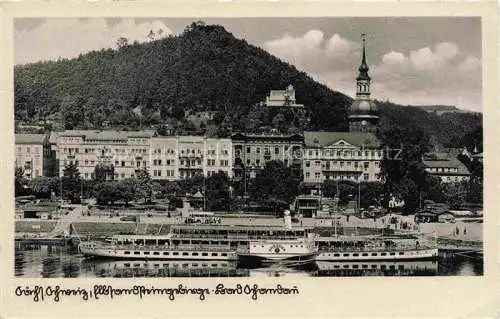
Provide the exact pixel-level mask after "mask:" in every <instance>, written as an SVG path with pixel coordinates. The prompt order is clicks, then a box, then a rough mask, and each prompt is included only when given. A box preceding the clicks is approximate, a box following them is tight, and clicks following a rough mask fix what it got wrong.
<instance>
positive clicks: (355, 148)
mask: <svg viewBox="0 0 500 319" xmlns="http://www.w3.org/2000/svg"><path fill="white" fill-rule="evenodd" d="M304 145H305V146H304V160H303V164H302V165H303V172H304V183H305V184H306V185H307V186H311V187H317V186H319V185H321V184H322V183H323V182H324V181H325V180H328V179H332V180H346V181H354V182H357V181H361V182H376V181H380V161H381V160H382V150H381V149H380V142H379V140H378V139H377V138H376V137H375V135H373V134H371V133H351V132H304Z"/></svg>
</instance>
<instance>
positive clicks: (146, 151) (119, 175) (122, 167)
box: [51, 130, 156, 180]
mask: <svg viewBox="0 0 500 319" xmlns="http://www.w3.org/2000/svg"><path fill="white" fill-rule="evenodd" d="M53 134H54V135H55V136H54V137H52V138H51V139H52V140H55V148H56V152H57V162H58V172H59V176H62V175H63V171H64V168H65V167H66V166H67V165H68V164H74V165H75V166H76V167H77V168H78V171H79V172H80V175H81V176H82V177H83V178H84V179H92V178H94V172H95V167H96V166H97V165H103V166H107V167H111V166H112V167H113V170H114V179H116V180H121V179H125V178H130V177H134V176H135V174H136V172H137V171H138V170H142V169H145V170H148V171H149V170H150V160H149V157H150V156H149V155H150V142H151V138H152V137H154V136H155V135H156V133H155V132H154V131H91V130H88V131H87V130H86V131H83V130H82V131H78V130H70V131H64V132H55V133H53Z"/></svg>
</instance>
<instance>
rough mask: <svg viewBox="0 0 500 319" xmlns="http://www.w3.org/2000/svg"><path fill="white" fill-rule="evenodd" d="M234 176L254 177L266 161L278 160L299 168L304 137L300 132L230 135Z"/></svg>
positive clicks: (237, 177)
mask: <svg viewBox="0 0 500 319" xmlns="http://www.w3.org/2000/svg"><path fill="white" fill-rule="evenodd" d="M231 140H232V143H233V152H234V176H235V178H236V179H239V178H242V177H244V175H243V174H244V172H246V176H247V177H249V178H254V177H255V176H256V175H257V173H258V172H259V171H260V170H261V169H263V168H264V166H265V165H266V163H268V162H270V161H273V160H278V161H282V162H283V163H284V164H285V165H286V166H290V167H292V168H293V167H297V168H298V169H300V163H301V161H302V159H301V156H302V149H303V142H304V137H303V136H302V135H300V134H291V135H283V134H243V133H237V134H234V135H233V136H231Z"/></svg>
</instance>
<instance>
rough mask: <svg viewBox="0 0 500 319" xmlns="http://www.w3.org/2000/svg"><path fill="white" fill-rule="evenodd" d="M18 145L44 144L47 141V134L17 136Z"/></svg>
mask: <svg viewBox="0 0 500 319" xmlns="http://www.w3.org/2000/svg"><path fill="white" fill-rule="evenodd" d="M15 141H16V142H15V143H16V144H44V143H45V142H46V141H47V135H46V134H16V136H15Z"/></svg>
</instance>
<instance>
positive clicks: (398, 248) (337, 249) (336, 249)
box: [318, 244, 436, 252]
mask: <svg viewBox="0 0 500 319" xmlns="http://www.w3.org/2000/svg"><path fill="white" fill-rule="evenodd" d="M432 248H436V247H433V246H431V245H426V244H421V245H420V244H419V245H410V244H408V245H395V246H364V247H356V246H342V247H332V246H330V247H328V246H323V247H321V246H320V247H318V249H319V251H328V252H345V251H359V252H372V251H401V250H425V249H432Z"/></svg>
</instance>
